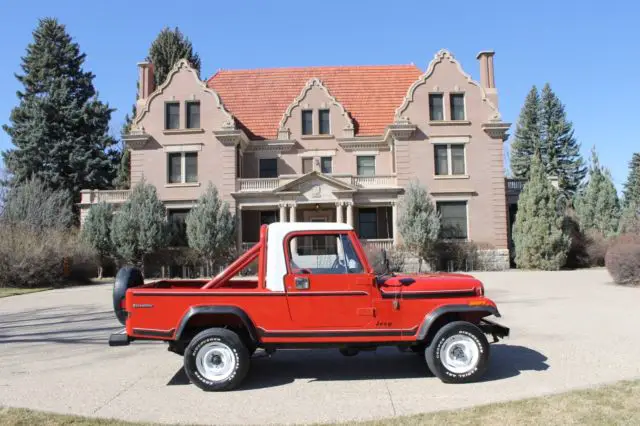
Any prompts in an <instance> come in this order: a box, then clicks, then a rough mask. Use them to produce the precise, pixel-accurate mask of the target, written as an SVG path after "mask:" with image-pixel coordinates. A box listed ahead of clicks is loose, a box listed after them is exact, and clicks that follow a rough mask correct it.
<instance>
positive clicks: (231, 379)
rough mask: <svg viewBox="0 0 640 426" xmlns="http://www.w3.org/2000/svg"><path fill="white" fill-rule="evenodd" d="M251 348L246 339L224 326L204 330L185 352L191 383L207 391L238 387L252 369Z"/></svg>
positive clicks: (186, 370)
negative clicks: (246, 344) (249, 348)
mask: <svg viewBox="0 0 640 426" xmlns="http://www.w3.org/2000/svg"><path fill="white" fill-rule="evenodd" d="M249 362H250V360H249V352H248V350H247V347H246V346H245V345H244V344H243V343H242V339H240V337H239V336H238V335H237V334H236V333H234V332H233V331H230V330H227V329H224V328H210V329H208V330H204V331H202V332H200V333H198V334H196V336H195V337H194V338H193V339H192V340H191V342H190V343H189V345H188V346H187V349H186V350H185V352H184V370H185V372H186V373H187V377H188V378H189V380H191V383H193V384H194V385H196V386H198V387H199V388H200V389H202V390H205V391H227V390H231V389H234V388H236V387H237V386H238V385H239V384H240V383H241V382H242V380H243V379H244V378H245V376H246V375H247V372H248V371H249Z"/></svg>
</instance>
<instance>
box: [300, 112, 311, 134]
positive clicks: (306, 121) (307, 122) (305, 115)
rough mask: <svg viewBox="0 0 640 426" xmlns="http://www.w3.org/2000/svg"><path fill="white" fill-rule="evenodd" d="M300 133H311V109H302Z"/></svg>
mask: <svg viewBox="0 0 640 426" xmlns="http://www.w3.org/2000/svg"><path fill="white" fill-rule="evenodd" d="M302 134H303V135H312V134H313V111H312V110H310V109H305V110H303V111H302Z"/></svg>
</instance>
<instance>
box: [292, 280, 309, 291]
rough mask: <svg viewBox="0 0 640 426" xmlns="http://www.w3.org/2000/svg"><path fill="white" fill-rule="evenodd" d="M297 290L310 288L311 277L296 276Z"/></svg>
mask: <svg viewBox="0 0 640 426" xmlns="http://www.w3.org/2000/svg"><path fill="white" fill-rule="evenodd" d="M295 282H296V290H308V289H309V278H307V277H296V279H295Z"/></svg>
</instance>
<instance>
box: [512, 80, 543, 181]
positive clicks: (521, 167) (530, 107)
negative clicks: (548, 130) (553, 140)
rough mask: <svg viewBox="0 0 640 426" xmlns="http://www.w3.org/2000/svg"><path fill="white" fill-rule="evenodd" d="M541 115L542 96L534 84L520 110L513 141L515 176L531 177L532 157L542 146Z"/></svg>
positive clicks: (513, 169)
mask: <svg viewBox="0 0 640 426" xmlns="http://www.w3.org/2000/svg"><path fill="white" fill-rule="evenodd" d="M539 115H540V96H539V95H538V89H537V88H536V86H533V87H532V88H531V90H530V91H529V94H527V98H526V99H525V101H524V106H523V107H522V110H521V111H520V117H519V118H518V124H517V125H516V133H515V138H514V140H513V142H512V143H511V155H510V160H511V173H512V175H513V177H515V178H519V179H528V178H529V168H530V167H531V158H532V157H533V154H534V153H535V152H536V150H540V148H541V143H540V126H539Z"/></svg>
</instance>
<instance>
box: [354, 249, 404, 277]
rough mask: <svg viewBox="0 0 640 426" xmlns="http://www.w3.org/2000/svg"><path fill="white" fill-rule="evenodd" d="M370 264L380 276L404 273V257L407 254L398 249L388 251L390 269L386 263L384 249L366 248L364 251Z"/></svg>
mask: <svg viewBox="0 0 640 426" xmlns="http://www.w3.org/2000/svg"><path fill="white" fill-rule="evenodd" d="M364 251H365V253H366V255H367V259H369V264H370V265H371V267H372V268H373V272H374V273H376V274H378V275H380V274H384V273H387V272H403V271H404V257H405V253H404V252H403V251H402V250H401V249H398V248H391V249H387V250H386V252H387V253H386V254H387V261H388V263H389V269H388V270H387V265H385V261H384V253H383V249H381V248H378V247H373V246H369V247H365V249H364Z"/></svg>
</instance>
